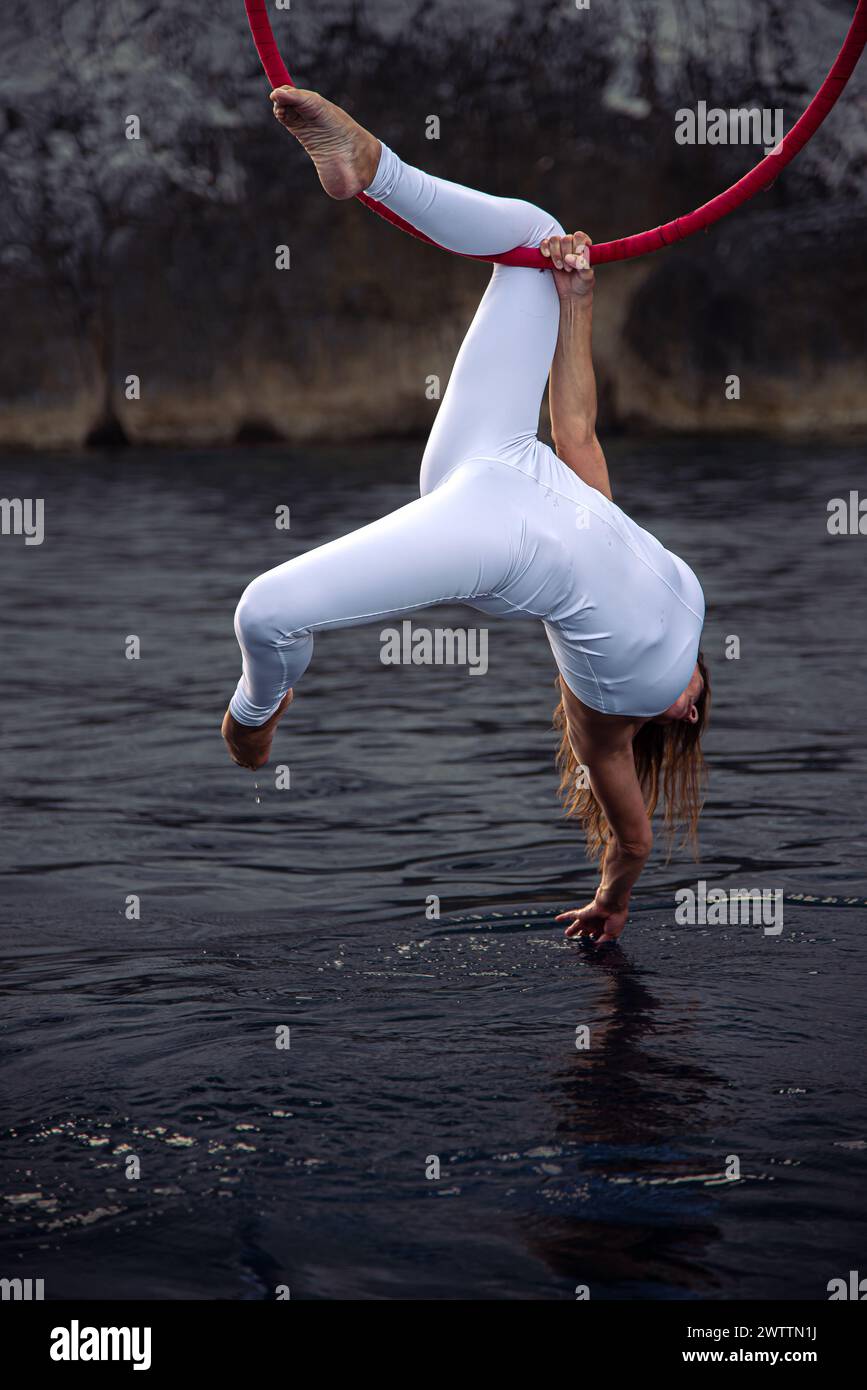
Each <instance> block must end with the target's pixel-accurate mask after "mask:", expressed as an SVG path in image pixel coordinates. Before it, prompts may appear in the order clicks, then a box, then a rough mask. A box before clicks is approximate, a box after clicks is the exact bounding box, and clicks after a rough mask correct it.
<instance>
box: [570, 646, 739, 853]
mask: <svg viewBox="0 0 867 1390" xmlns="http://www.w3.org/2000/svg"><path fill="white" fill-rule="evenodd" d="M698 669H699V671H700V673H701V677H702V680H703V681H704V688H703V690H702V692H701V694H700V695H699V696H698V698H697V700H696V701H695V707H696V709H697V710H698V720H697V721H696V723H695V724H690V723H689V722H688V721H687V720H685V719H680V720H677V721H675V722H673V723H671V724H655V723H653V721H652V720H648V722H647V723H646V724H642V726H641V728H640V729H639V730H638V733H637V734H636V735H635V738H634V739H633V740H632V751H633V754H634V757H635V771H636V773H637V775H638V781H639V785H640V787H641V791H642V795H643V796H644V804H645V806H646V807H647V814H648V816H650V817H652V816H653V813H654V811H655V810H656V807H657V804H658V802H659V800H660V795H661V796H662V801H663V805H664V817H663V830H664V834H665V837H666V841H667V846H668V857H669V858H670V857H671V855H672V853H673V852H674V850H675V849H676V848H680V847H682V846H689V848H690V849H691V850H692V853H693V855H694V857H695V858H696V859H697V858H698V818H699V816H700V815H701V808H702V805H703V804H704V792H705V786H706V784H707V765H706V763H705V760H704V754H703V753H702V750H701V738H702V734H703V733H704V731H705V729H706V728H707V722H708V718H709V715H710V703H711V696H710V673H709V671H708V668H707V663H706V661H705V659H704V653H703V652H699V654H698ZM558 685H559V681H558ZM554 728H555V729H557V730H559V731H560V733H561V738H560V747H559V749H558V751H557V768H558V770H559V772H560V787H559V792H560V799H561V801H562V803H563V807H564V810H565V812H566V814H567V816H574V817H575V819H576V820H578V821H580V823H581V827H582V829H583V831H584V833H585V835H586V837H587V854H588V856H589V857H590V858H591V859H599V858H601V856H602V854H603V852H604V850H605V846H606V844H607V843H608V840H609V838H610V836H611V828H610V826H609V824H608V821H607V820H606V818H605V813H604V811H603V810H602V807H601V806H600V805H599V802H598V801H597V800H596V797H595V796H594V795H593V792H592V790H591V788H590V787H589V786H584V785H582V783H583V782H585V781H586V778H579V776H578V774H579V772H580V770H581V764H580V763H579V762H578V759H577V758H576V757H575V754H574V752H573V751H572V745H571V743H570V742H569V730H568V728H567V726H566V710H565V707H564V705H563V695H562V692H561V695H560V700H559V703H558V704H557V707H556V709H555V710H554ZM678 827H681V828H682V830H683V834H682V836H681V838H680V840H679V841H677V843H675V839H676V834H677V830H678Z"/></svg>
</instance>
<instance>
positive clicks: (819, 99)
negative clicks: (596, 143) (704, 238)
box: [244, 0, 867, 270]
mask: <svg viewBox="0 0 867 1390" xmlns="http://www.w3.org/2000/svg"><path fill="white" fill-rule="evenodd" d="M244 4H245V5H246V8H247V18H248V20H249V21H250V29H251V30H252V33H253V40H254V42H255V44H256V50H257V52H258V54H259V57H260V58H261V60H262V66H263V67H264V69H265V72H266V73H267V75H268V81H269V82H270V83H271V86H272V87H285V86H294V83H293V82H292V78H291V77H290V76H289V73H288V72H287V71H286V67H285V65H284V63H283V59H282V58H281V57H280V51H279V49H278V48H277V44H276V42H275V39H274V34H273V32H272V30H271V24H270V21H269V19H268V13H267V9H266V0H244ZM865 43H867V0H858V6H857V8H856V10H855V14H854V16H853V19H852V23H851V25H850V26H849V32H848V34H847V35H846V38H845V40H844V41H843V47H842V48H841V49H840V52H839V53H838V55H837V58H836V61H835V62H834V65H833V67H832V68H831V71H830V72H829V73H828V76H827V77H826V78H825V81H824V82H823V83H822V85H821V87H820V88H819V90H818V92H817V93H816V95H815V96H814V97H813V100H812V101H811V102H810V105H809V106H808V107H807V109H806V111H805V112H804V114H803V115H802V116H801V118H800V120H798V121H797V122H796V123H795V125H793V126H792V129H791V130H790V131H789V133H788V135H786V136H784V138H783V140H782V141H781V142H780V146H779V150H778V152H777V153H775V154H769V155H766V156H765V158H764V159H762V160H761V161H760V162H759V163H758V164H757V165H756V166H755V168H754V169H751V170H750V172H749V173H748V174H745V175H744V177H743V178H742V179H739V180H738V182H737V183H735V184H733V185H732V187H731V188H727V189H726V190H725V192H724V193H718V194H717V196H716V197H715V198H711V200H710V202H709V203H705V204H704V205H703V206H702V207H700V208H696V209H695V211H694V212H688V213H686V214H685V216H683V217H675V218H674V220H673V221H672V222H666V223H665V225H664V226H662V227H654V228H653V229H652V230H651V231H647V232H636V233H635V235H634V236H628V237H623V238H622V239H621V240H620V241H601V242H597V243H596V245H595V246H592V247H591V248H590V260H591V263H592V264H593V265H604V264H605V262H606V261H625V260H629V259H630V258H631V257H633V256H646V255H647V254H648V253H649V252H651V251H660V250H662V248H663V247H664V246H671V245H673V243H674V242H676V241H682V240H683V239H684V237H688V236H692V234H693V232H700V231H703V230H704V229H705V227H710V226H711V225H712V224H713V223H714V222H719V220H720V218H721V217H726V216H728V214H729V213H730V212H734V210H735V208H739V207H740V206H741V205H742V204H743V203H745V202H747V201H748V199H750V198H752V197H753V196H754V195H755V194H756V193H758V192H760V190H761V189H763V188H767V187H768V185H769V184H771V183H773V181H774V179H775V178H776V177H777V175H778V174H780V173H781V171H782V170H783V169H785V167H786V165H787V164H789V163H790V162H791V161H792V160H793V159H794V158H795V155H796V154H797V153H798V152H799V151H800V150H802V149H803V147H804V146H805V145H806V143H807V141H808V140H809V139H810V138H811V137H812V136H813V135H815V133H816V131H817V130H818V129H819V126H820V125H821V124H822V122H823V121H824V119H825V117H826V116H827V114H828V112H829V111H830V110H831V108H832V107H833V106H834V104H835V103H836V101H837V98H838V97H839V96H840V93H841V92H842V91H843V88H844V87H845V86H846V83H847V82H848V81H849V78H850V77H851V76H852V72H853V70H854V68H855V64H856V63H857V62H858V59H859V58H860V57H861V54H862V52H863V50H864V45H865ZM358 200H359V202H361V203H364V205H365V206H366V207H369V208H370V209H371V210H372V211H373V212H376V213H378V214H379V216H380V217H384V218H385V220H386V222H391V223H392V225H393V226H395V227H400V228H401V230H402V231H404V232H409V234H410V236H414V237H417V238H418V239H419V241H426V242H428V244H429V245H430V246H437V245H439V243H438V242H435V241H432V240H431V238H430V237H427V236H425V235H424V233H423V232H419V231H418V230H417V229H416V228H415V227H413V226H411V225H410V224H409V222H405V221H404V219H403V218H402V217H398V216H397V214H396V213H393V212H390V211H389V209H388V208H387V207H384V206H383V204H382V203H378V202H377V201H376V199H374V198H368V196H367V194H366V193H359V195H358ZM454 254H456V255H460V254H461V253H460V252H455V253H454ZM465 259H467V260H473V261H495V262H497V263H498V264H500V265H522V266H529V267H531V268H535V269H539V270H550V268H551V262H550V261H548V260H546V259H545V257H544V256H543V255H542V254H541V252H540V251H537V250H536V249H535V248H533V247H527V246H518V247H516V248H515V250H514V251H504V252H503V253H502V254H501V255H498V256H468V257H465Z"/></svg>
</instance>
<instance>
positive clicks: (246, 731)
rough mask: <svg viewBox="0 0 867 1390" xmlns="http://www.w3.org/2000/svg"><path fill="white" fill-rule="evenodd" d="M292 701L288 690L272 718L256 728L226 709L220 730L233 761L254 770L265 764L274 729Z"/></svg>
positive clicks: (269, 751) (290, 692)
mask: <svg viewBox="0 0 867 1390" xmlns="http://www.w3.org/2000/svg"><path fill="white" fill-rule="evenodd" d="M291 703H292V691H291V690H287V692H286V694H285V695H284V696H283V699H282V700H281V701H280V704H279V705H278V706H277V708H276V709H275V711H274V713H273V714H272V715H271V718H270V719H268V720H266V721H265V723H264V724H257V725H256V727H255V728H253V727H251V726H250V725H249V724H239V723H238V721H237V719H236V718H235V716H234V715H233V714H232V712H231V710H226V713H225V715H224V716H223V727H222V729H221V731H220V732H221V733H222V735H223V738H224V739H225V740H226V747H227V748H228V750H229V757H230V758H231V759H232V762H233V763H237V764H238V766H239V767H248V768H250V769H251V770H252V771H255V770H256V768H258V767H264V766H265V764H266V763H267V761H268V758H269V756H270V753H271V744H272V743H273V741H274V731H275V729H276V728H277V725H278V724H279V723H280V719H281V717H282V716H283V715H284V714H285V712H286V710H287V709H288V708H289V706H290V704H291Z"/></svg>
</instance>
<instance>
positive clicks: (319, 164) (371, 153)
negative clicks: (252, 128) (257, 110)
mask: <svg viewBox="0 0 867 1390" xmlns="http://www.w3.org/2000/svg"><path fill="white" fill-rule="evenodd" d="M271 101H272V102H273V104H274V115H275V116H276V117H277V120H278V121H279V122H280V124H281V125H282V126H285V127H286V129H287V130H289V131H291V132H292V134H293V135H294V136H295V138H296V140H300V142H301V144H302V145H303V146H304V148H305V150H306V151H307V153H308V154H309V156H310V158H311V159H312V160H313V163H314V164H315V165H316V172H317V174H318V175H319V182H320V183H321V184H322V187H323V188H324V189H325V192H326V193H327V194H328V196H329V197H330V198H354V197H355V196H356V194H357V193H360V192H361V191H362V189H364V188H367V187H368V185H369V184H371V183H373V179H374V175H375V174H376V169H377V165H378V164H379V154H380V144H379V141H378V140H377V138H376V136H375V135H371V134H370V131H369V130H365V129H364V128H363V126H360V125H359V124H358V122H357V121H354V120H353V119H352V117H351V116H349V115H347V113H346V112H345V111H344V110H342V108H341V107H339V106H335V105H334V103H333V102H331V101H326V100H325V97H321V96H320V95H319V93H318V92H307V91H305V90H304V89H303V88H301V87H277V88H275V90H274V91H273V92H272V93H271Z"/></svg>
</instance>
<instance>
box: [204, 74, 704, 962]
mask: <svg viewBox="0 0 867 1390" xmlns="http://www.w3.org/2000/svg"><path fill="white" fill-rule="evenodd" d="M271 100H272V102H273V106H274V114H275V115H276V116H277V119H278V120H279V121H280V122H281V124H283V125H284V126H285V127H286V128H287V129H288V130H290V131H291V132H292V134H293V135H295V136H296V137H297V138H298V140H299V141H300V142H301V144H302V145H303V146H304V148H305V149H306V150H307V153H308V154H309V155H310V156H311V158H312V159H313V162H314V164H315V166H316V170H317V173H318V174H319V178H320V181H321V183H322V185H323V187H324V189H325V191H326V192H327V193H328V194H330V195H331V197H334V198H350V197H354V196H355V195H356V194H357V193H358V192H360V191H361V190H362V189H363V190H365V191H366V192H367V193H368V194H369V195H370V196H371V197H372V198H375V199H376V200H378V201H379V202H380V203H384V204H385V206H386V207H387V208H390V209H392V210H393V211H394V212H396V213H398V214H399V215H400V216H401V217H402V218H404V219H405V220H406V221H407V222H409V223H411V224H412V225H413V226H414V227H416V228H417V229H418V230H420V231H422V232H423V233H425V235H427V236H428V237H430V238H431V239H432V240H434V241H436V242H438V243H439V244H440V245H442V246H445V247H448V248H449V249H451V250H455V251H461V252H464V253H468V254H472V255H491V254H497V253H498V252H501V251H506V250H509V249H510V248H511V247H513V246H519V245H520V246H540V247H541V249H542V252H543V254H545V255H546V256H548V257H549V258H550V260H551V265H552V271H553V273H552V274H550V275H549V274H548V273H547V272H541V273H540V272H539V271H536V270H527V269H523V268H518V267H511V266H502V265H497V266H495V268H494V272H493V275H492V277H491V280H490V283H489V285H488V288H487V290H486V292H485V295H484V297H483V299H482V302H481V304H480V306H479V309H478V312H477V314H476V316H475V318H474V320H473V323H472V325H471V327H470V330H469V332H468V333H467V336H466V338H465V339H464V342H463V345H462V347H461V350H460V352H459V353H458V357H457V361H456V363H455V367H454V370H453V372H452V376H451V379H450V381H449V385H448V390H447V391H446V393H445V396H444V397H443V401H442V404H441V405H440V409H439V412H438V414H437V418H436V421H435V423H434V427H433V429H432V431H431V435H430V438H429V440H428V443H427V447H426V449H425V452H424V457H423V459H422V465H421V487H420V492H421V496H420V497H419V498H418V499H417V500H416V501H414V502H410V503H409V505H408V506H406V507H401V508H400V509H399V510H398V511H396V512H393V513H392V514H391V515H390V516H386V517H383V518H382V519H381V520H380V521H376V522H374V523H373V524H372V525H370V526H364V527H362V528H361V530H359V531H354V532H352V533H351V534H350V535H348V536H343V537H341V539H339V540H336V541H331V542H330V543H329V544H328V545H323V546H319V547H318V548H317V549H316V550H313V551H310V552H309V553H308V554H306V555H302V556H299V557H297V558H296V559H294V560H290V561H288V562H287V563H286V564H284V565H278V566H277V568H276V569H273V570H269V571H268V572H267V573H266V574H263V575H261V576H260V577H259V578H258V579H256V580H254V581H253V583H252V584H251V585H250V586H249V587H248V588H247V590H246V591H245V593H244V595H243V596H242V598H241V602H240V604H239V605H238V610H237V613H236V615H235V631H236V634H237V637H238V642H239V644H240V647H241V652H242V655H243V675H242V677H241V680H240V682H239V684H238V688H237V690H236V692H235V694H234V696H233V698H232V701H231V704H230V705H229V709H228V711H227V713H226V717H225V719H224V721H223V736H224V738H225V740H226V743H227V745H228V748H229V752H230V755H231V757H232V758H233V760H234V761H235V762H236V763H238V764H239V765H240V766H241V767H248V768H258V767H261V766H262V765H263V764H264V763H265V762H267V759H268V755H269V752H270V748H271V742H272V739H273V737H274V730H275V728H276V725H277V722H278V720H279V719H280V717H281V716H282V714H283V713H284V711H285V709H286V708H287V706H288V704H289V702H290V700H291V698H292V688H293V686H294V685H295V682H296V681H297V680H298V679H299V677H300V676H301V675H302V674H303V672H304V671H305V669H306V667H307V665H308V664H309V661H310V657H311V655H312V651H313V634H314V633H315V632H319V631H323V630H325V629H327V628H335V627H348V626H353V625H355V624H358V623H365V622H376V623H379V622H382V621H383V620H384V619H386V618H394V617H397V616H399V615H401V614H406V613H409V612H412V611H413V610H414V609H420V608H429V607H430V606H431V605H432V604H437V603H465V604H469V605H470V607H472V608H476V609H478V610H479V611H480V612H482V613H487V614H495V615H497V616H507V617H530V618H538V619H540V620H541V621H542V623H543V624H544V627H545V631H546V633H547V636H548V640H549V642H550V644H551V648H552V650H553V653H554V658H555V660H556V663H557V666H558V668H559V673H560V674H559V686H560V693H561V698H560V703H559V705H558V708H557V710H556V711H555V723H556V724H557V725H558V726H559V727H560V728H562V730H563V735H562V744H561V748H560V755H559V763H560V766H561V770H562V782H561V792H562V793H563V796H564V801H565V803H566V806H567V809H568V810H569V811H570V812H571V813H572V814H574V815H577V816H578V817H579V819H580V820H581V822H582V824H583V826H584V828H585V831H586V833H587V840H588V847H589V849H590V852H591V853H592V854H594V855H599V856H601V881H600V885H599V889H598V891H597V893H596V896H595V898H594V900H593V902H592V903H591V904H590V905H589V906H588V907H585V908H582V909H580V910H575V911H570V912H567V913H564V914H562V916H561V918H560V919H558V920H565V921H566V922H567V926H566V935H567V936H586V937H589V938H591V939H594V940H596V942H597V944H602V943H603V942H609V941H614V940H616V938H617V937H618V936H619V935H620V933H621V931H622V930H623V927H624V925H625V923H626V917H627V911H628V906H629V899H630V895H631V892H632V889H633V887H634V885H635V883H636V881H637V880H638V877H639V875H640V874H641V871H642V869H643V867H644V864H645V863H646V861H647V858H648V855H649V854H650V849H651V845H652V834H651V828H650V818H651V816H652V814H653V811H654V809H655V806H656V802H657V799H658V796H659V794H660V793H662V794H663V795H664V798H665V802H666V821H667V825H668V827H669V829H670V828H671V827H672V825H673V824H674V822H675V821H676V820H685V821H686V823H687V826H688V829H689V831H690V833H691V834H694V832H695V826H696V822H697V818H698V811H699V798H700V790H701V778H702V759H701V749H700V743H699V741H700V738H701V734H702V731H703V728H704V725H705V722H706V718H707V713H708V708H709V700H710V690H709V684H708V676H707V670H706V668H705V665H704V662H703V660H702V657H701V654H700V652H699V638H700V636H701V629H702V623H703V619H704V599H703V596H702V591H701V586H700V585H699V582H698V580H697V579H696V577H695V575H694V574H693V573H692V571H691V570H690V569H689V568H688V566H687V565H685V564H684V562H683V561H682V560H680V559H679V558H678V557H677V556H676V555H672V554H671V553H670V552H669V551H667V550H665V549H664V548H663V546H662V545H660V543H659V542H658V541H657V540H656V539H655V538H654V537H653V536H651V535H650V534H649V533H648V532H647V531H644V530H642V529H641V527H639V526H637V525H636V524H635V523H634V522H633V521H630V519H629V518H628V517H627V516H625V515H624V513H623V512H622V511H621V510H620V509H619V508H618V507H616V506H615V505H614V503H613V502H612V501H611V487H610V483H609V478H608V469H607V466H606V462H605V456H604V454H603V452H602V449H601V448H600V445H599V441H598V440H597V438H596V433H595V420H596V386H595V381H594V376H593V364H592V359H591V350H590V341H591V321H592V302H593V272H592V270H590V269H589V267H588V264H587V253H586V247H587V245H588V244H589V238H588V237H586V236H585V235H584V233H582V232H577V233H575V234H574V235H572V236H567V235H566V233H565V232H564V230H563V228H562V226H561V225H560V223H559V222H557V221H555V219H554V218H552V217H550V216H549V215H548V214H547V213H545V212H542V211H541V210H540V209H539V208H536V207H533V206H532V205H531V204H529V203H525V202H521V201H518V200H515V199H510V198H493V197H489V196H488V195H487V194H484V193H477V192H474V191H472V190H471V189H467V188H462V187H460V186H459V185H457V184H453V183H448V182H446V181H445V180H442V179H437V178H433V177H431V176H430V175H428V174H425V173H422V172H421V170H419V169H414V168H412V167H410V166H408V165H405V164H403V163H402V161H401V160H400V159H399V158H398V157H397V155H395V154H394V152H393V151H392V150H390V149H389V148H388V147H387V146H386V145H384V144H382V143H381V142H380V141H379V140H377V139H376V138H375V137H374V136H373V135H371V134H370V133H369V132H368V131H366V130H363V129H362V127H361V126H359V125H358V124H357V123H356V122H355V121H353V120H352V118H351V117H350V116H348V115H347V113H346V112H345V111H342V110H341V109H340V108H339V107H336V106H334V105H333V104H332V103H331V102H328V101H326V100H325V99H324V98H323V97H321V96H319V95H318V94H317V93H315V92H306V91H301V90H299V89H297V88H295V87H281V88H278V89H277V90H276V91H274V92H272V93H271ZM549 370H550V377H551V388H550V410H551V425H552V431H553V435H554V443H555V447H556V453H554V452H552V450H551V449H549V448H548V446H547V445H545V444H543V443H541V442H540V440H539V439H538V438H537V428H538V422H539V408H540V405H541V401H542V395H543V392H544V390H545V384H546V381H547V379H548V374H549Z"/></svg>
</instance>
